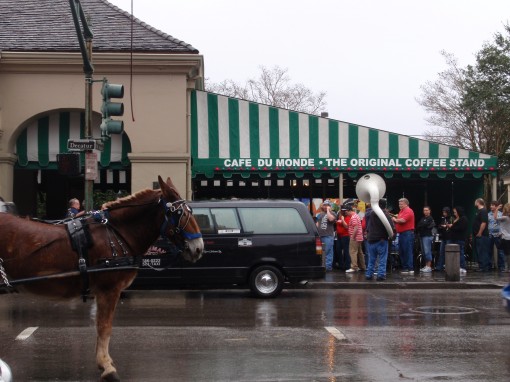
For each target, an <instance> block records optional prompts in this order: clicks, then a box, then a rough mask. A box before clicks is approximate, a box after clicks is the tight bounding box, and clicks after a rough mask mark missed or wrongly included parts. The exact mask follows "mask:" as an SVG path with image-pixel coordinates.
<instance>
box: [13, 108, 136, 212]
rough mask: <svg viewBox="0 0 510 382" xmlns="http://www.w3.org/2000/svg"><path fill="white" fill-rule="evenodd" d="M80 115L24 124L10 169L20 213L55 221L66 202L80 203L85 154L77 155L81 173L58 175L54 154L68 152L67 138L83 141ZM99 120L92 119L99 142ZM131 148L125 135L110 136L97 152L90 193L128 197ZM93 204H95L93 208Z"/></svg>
mask: <svg viewBox="0 0 510 382" xmlns="http://www.w3.org/2000/svg"><path fill="white" fill-rule="evenodd" d="M84 121H85V119H84V112H83V110H56V111H51V112H48V113H46V114H44V115H40V116H37V117H36V118H34V119H32V120H30V121H27V123H26V125H25V126H24V127H23V128H22V130H21V133H20V135H19V136H18V138H17V141H16V154H17V156H18V160H17V162H16V164H15V168H14V186H13V191H14V197H13V201H14V202H15V203H16V205H17V207H18V210H19V212H20V214H22V215H30V216H37V217H40V218H46V219H59V218H61V217H62V216H63V214H64V213H65V211H66V209H67V201H68V200H69V199H70V198H73V197H76V198H78V199H80V200H83V197H84V176H83V166H84V163H85V160H84V154H83V153H81V154H80V163H81V168H82V171H81V174H80V175H78V176H72V177H70V176H66V175H62V174H60V173H59V171H58V166H57V154H61V153H68V152H69V150H68V149H67V141H68V140H69V139H81V138H84V124H85V123H84ZM100 123H101V115H100V114H98V113H95V114H93V117H92V135H93V136H94V137H97V138H98V137H100V136H101V132H100V128H99V125H100ZM129 152H131V143H130V141H129V138H128V136H127V134H126V133H122V134H120V135H112V137H111V138H110V139H108V140H106V141H105V142H104V150H103V151H98V152H97V155H98V178H97V179H96V180H95V181H94V193H95V194H96V195H98V201H101V200H100V199H101V196H100V195H101V193H103V194H104V193H106V194H110V195H114V194H117V193H119V192H121V193H130V192H131V165H130V162H129V159H128V153H129ZM96 204H97V202H96V201H94V206H95V207H96Z"/></svg>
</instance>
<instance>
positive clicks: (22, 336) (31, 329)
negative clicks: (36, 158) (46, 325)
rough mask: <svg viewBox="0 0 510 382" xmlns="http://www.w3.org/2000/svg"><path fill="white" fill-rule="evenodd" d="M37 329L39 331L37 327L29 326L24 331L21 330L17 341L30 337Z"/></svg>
mask: <svg viewBox="0 0 510 382" xmlns="http://www.w3.org/2000/svg"><path fill="white" fill-rule="evenodd" d="M37 329H39V327H38V326H29V327H28V328H26V329H25V330H23V331H22V332H21V333H20V334H18V336H17V337H16V340H17V341H24V340H26V339H27V338H28V337H30V336H31V335H32V334H33V333H34V332H35V331H36V330H37Z"/></svg>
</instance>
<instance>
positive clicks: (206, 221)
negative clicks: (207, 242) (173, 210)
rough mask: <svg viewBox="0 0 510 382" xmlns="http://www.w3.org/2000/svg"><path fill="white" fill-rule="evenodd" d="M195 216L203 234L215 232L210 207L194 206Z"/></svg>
mask: <svg viewBox="0 0 510 382" xmlns="http://www.w3.org/2000/svg"><path fill="white" fill-rule="evenodd" d="M193 217H194V218H195V220H196V222H197V224H198V226H199V227H200V232H202V234H208V233H215V231H214V222H213V219H212V216H211V212H210V211H209V208H193Z"/></svg>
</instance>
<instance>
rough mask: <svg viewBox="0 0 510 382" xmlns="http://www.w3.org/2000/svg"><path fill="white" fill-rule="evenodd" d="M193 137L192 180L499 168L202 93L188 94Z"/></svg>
mask: <svg viewBox="0 0 510 382" xmlns="http://www.w3.org/2000/svg"><path fill="white" fill-rule="evenodd" d="M191 138H192V140H191V141H192V146H191V155H192V160H193V162H192V163H193V164H192V174H193V176H196V175H198V174H204V175H206V176H208V177H213V176H214V175H219V174H221V175H223V176H225V177H229V176H230V175H231V174H232V173H239V174H246V175H248V174H267V173H277V174H279V175H284V174H286V173H303V172H307V173H313V174H314V176H317V174H321V173H329V174H333V173H338V172H346V173H348V174H350V175H353V176H356V175H357V173H359V172H367V171H376V172H383V173H385V174H386V175H387V176H388V177H391V176H393V175H394V174H396V173H404V174H409V173H410V172H413V173H416V172H419V173H420V174H421V176H422V177H427V176H428V175H429V174H431V173H435V174H437V175H438V176H439V177H443V176H446V174H448V173H451V174H453V173H455V175H456V176H464V174H468V173H470V174H472V175H473V176H474V177H480V176H482V175H483V174H488V173H491V174H492V173H495V172H496V170H497V158H496V157H494V156H490V155H487V154H483V153H478V152H474V151H469V150H464V149H461V148H458V147H453V146H448V145H443V144H439V143H435V142H429V141H426V140H423V139H417V138H413V137H410V136H406V135H400V134H395V133H390V132H387V131H382V130H376V129H372V128H368V127H365V126H360V125H356V124H352V123H346V122H342V121H337V120H332V119H328V118H321V117H318V116H315V115H309V114H305V113H298V112H294V111H290V110H286V109H280V108H275V107H272V106H267V105H262V104H257V103H254V102H248V101H244V100H240V99H235V98H229V97H225V96H221V95H217V94H213V93H208V92H202V91H193V92H192V94H191Z"/></svg>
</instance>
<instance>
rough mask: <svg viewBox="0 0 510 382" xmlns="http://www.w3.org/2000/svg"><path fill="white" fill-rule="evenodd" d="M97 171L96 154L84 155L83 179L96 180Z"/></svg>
mask: <svg viewBox="0 0 510 382" xmlns="http://www.w3.org/2000/svg"><path fill="white" fill-rule="evenodd" d="M97 170H98V169H97V153H94V152H88V153H85V179H86V180H96V179H97V173H98V171H97Z"/></svg>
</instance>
